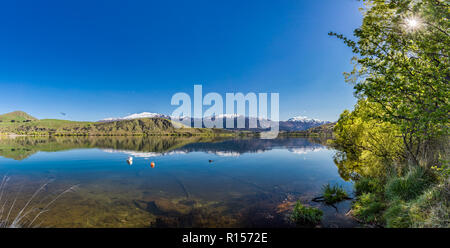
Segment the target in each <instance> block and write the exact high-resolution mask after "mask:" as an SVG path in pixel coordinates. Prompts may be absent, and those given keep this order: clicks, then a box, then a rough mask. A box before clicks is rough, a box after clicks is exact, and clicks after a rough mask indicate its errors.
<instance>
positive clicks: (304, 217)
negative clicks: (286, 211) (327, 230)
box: [292, 201, 323, 225]
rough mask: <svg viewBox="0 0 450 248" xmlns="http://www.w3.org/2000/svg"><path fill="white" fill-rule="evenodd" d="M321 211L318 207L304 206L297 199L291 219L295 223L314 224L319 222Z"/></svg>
mask: <svg viewBox="0 0 450 248" xmlns="http://www.w3.org/2000/svg"><path fill="white" fill-rule="evenodd" d="M322 216H323V212H322V210H320V209H317V208H313V207H306V206H304V205H303V204H301V203H300V201H297V203H296V204H295V206H294V211H293V213H292V220H293V221H294V222H295V223H297V224H310V225H315V224H318V223H320V221H321V219H322Z"/></svg>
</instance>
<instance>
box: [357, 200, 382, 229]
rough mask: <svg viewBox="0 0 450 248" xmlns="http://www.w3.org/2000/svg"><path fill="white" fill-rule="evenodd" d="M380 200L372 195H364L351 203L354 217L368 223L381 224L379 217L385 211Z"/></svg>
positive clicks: (380, 217)
mask: <svg viewBox="0 0 450 248" xmlns="http://www.w3.org/2000/svg"><path fill="white" fill-rule="evenodd" d="M385 207H386V206H385V204H384V203H383V201H382V199H380V197H378V196H377V195H376V194H374V193H364V194H362V195H361V196H359V197H358V200H357V201H355V202H354V203H353V211H354V215H355V216H356V217H358V218H360V219H361V220H363V221H365V222H369V223H382V222H384V221H383V218H382V216H381V214H382V212H383V210H384V209H385Z"/></svg>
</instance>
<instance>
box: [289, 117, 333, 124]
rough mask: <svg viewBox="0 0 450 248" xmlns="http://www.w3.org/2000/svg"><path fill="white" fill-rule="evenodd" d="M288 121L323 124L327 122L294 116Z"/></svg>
mask: <svg viewBox="0 0 450 248" xmlns="http://www.w3.org/2000/svg"><path fill="white" fill-rule="evenodd" d="M288 121H301V122H323V123H326V122H327V121H322V120H319V119H313V118H309V117H307V116H295V117H292V118H290V119H289V120H288Z"/></svg>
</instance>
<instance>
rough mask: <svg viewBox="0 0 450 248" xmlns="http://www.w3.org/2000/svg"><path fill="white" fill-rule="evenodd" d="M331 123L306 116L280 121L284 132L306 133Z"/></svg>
mask: <svg viewBox="0 0 450 248" xmlns="http://www.w3.org/2000/svg"><path fill="white" fill-rule="evenodd" d="M327 123H331V122H329V121H323V120H319V119H313V118H308V117H306V116H296V117H292V118H290V119H288V120H287V121H280V130H283V131H304V130H307V129H310V128H313V127H318V126H321V125H324V124H327Z"/></svg>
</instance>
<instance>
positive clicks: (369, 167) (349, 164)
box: [333, 99, 404, 180]
mask: <svg viewBox="0 0 450 248" xmlns="http://www.w3.org/2000/svg"><path fill="white" fill-rule="evenodd" d="M380 111H382V110H381V109H380V107H379V105H378V104H374V103H369V102H368V101H367V100H363V99H361V100H359V101H358V103H357V104H356V106H355V109H354V110H353V111H352V112H349V111H344V113H342V114H341V116H340V118H339V120H338V122H337V124H336V126H335V128H334V132H335V137H336V138H335V140H334V142H333V145H334V147H336V148H337V149H338V150H339V152H337V153H336V155H335V158H334V160H335V163H336V165H337V166H338V169H339V173H340V175H341V176H342V177H343V178H344V179H346V180H350V179H353V180H356V179H358V178H359V177H361V176H363V177H378V178H380V177H384V175H385V174H386V171H388V170H389V169H390V168H389V166H390V165H392V164H394V163H397V162H399V161H402V160H403V158H404V146H403V143H402V140H401V138H400V131H399V129H398V128H397V127H396V126H395V125H393V124H390V123H388V122H382V121H379V120H375V119H373V118H372V116H373V115H377V114H378V113H379V112H380Z"/></svg>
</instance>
